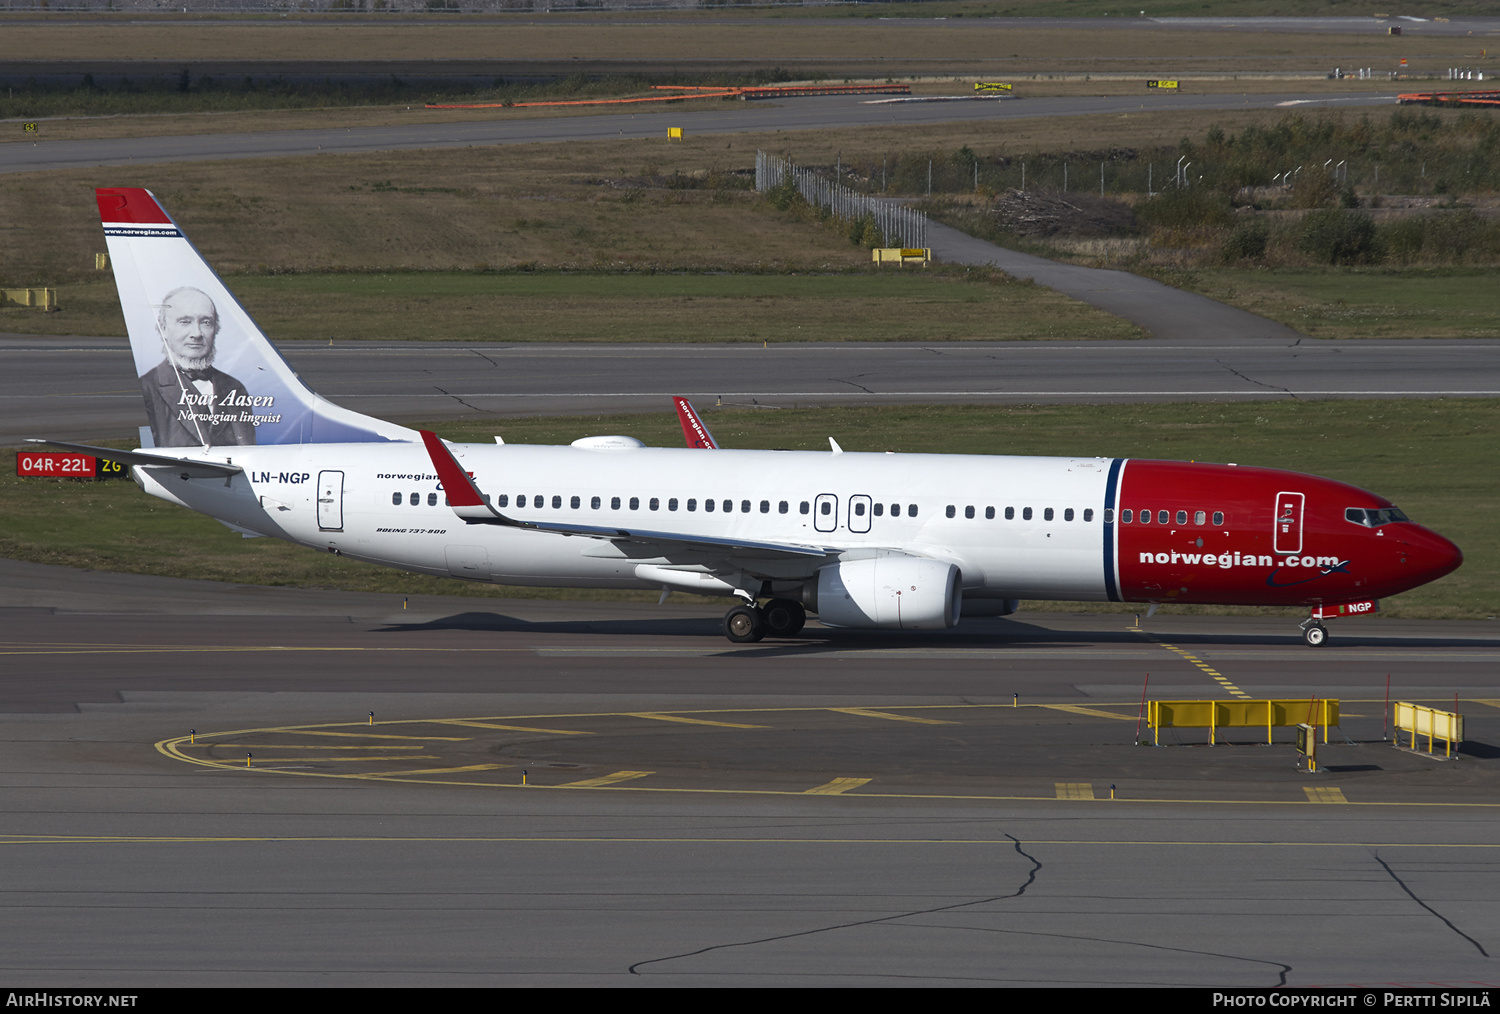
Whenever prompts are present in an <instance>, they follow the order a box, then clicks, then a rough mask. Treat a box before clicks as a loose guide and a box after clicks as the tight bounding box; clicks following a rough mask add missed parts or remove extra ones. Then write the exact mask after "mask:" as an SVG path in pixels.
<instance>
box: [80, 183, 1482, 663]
mask: <svg viewBox="0 0 1500 1014" xmlns="http://www.w3.org/2000/svg"><path fill="white" fill-rule="evenodd" d="M97 196H98V203H99V210H100V214H101V216H102V218H103V222H104V231H105V235H106V237H107V238H108V244H109V254H110V260H111V263H112V264H113V265H114V272H115V281H116V284H117V285H118V287H119V292H120V304H121V307H122V308H123V310H124V314H125V320H126V324H127V327H128V330H129V334H130V343H131V348H132V351H133V352H134V356H135V367H136V375H137V377H138V378H139V380H140V383H141V388H142V395H143V397H144V399H145V402H146V408H147V416H148V418H149V420H150V423H151V426H150V433H151V439H150V440H143V441H142V443H143V444H144V445H145V446H143V447H142V448H141V449H139V450H137V451H132V452H119V451H104V450H100V449H98V448H89V447H84V446H82V445H77V444H66V443H61V444H59V446H63V447H69V448H73V449H77V450H84V451H90V452H93V453H97V454H100V455H102V456H104V457H106V458H110V459H113V460H117V461H122V462H125V463H128V464H130V465H131V466H132V468H131V473H132V475H133V476H134V478H135V481H136V482H137V483H138V484H139V485H140V487H141V488H142V489H143V490H145V491H146V492H148V493H150V494H152V495H153V496H157V497H160V498H162V499H164V500H168V501H170V502H172V503H175V504H180V505H182V506H184V507H187V508H189V509H190V510H195V511H200V512H202V513H204V514H208V515H211V516H212V517H214V518H217V519H219V520H220V521H222V522H224V523H225V524H226V525H228V526H230V527H231V528H234V529H236V530H239V531H241V532H242V533H244V534H253V535H267V536H273V537H276V538H281V539H286V540H288V541H290V542H295V543H298V544H300V545H304V546H309V547H312V548H314V549H317V550H321V551H326V552H329V553H336V554H340V555H343V556H348V557H351V558H354V559H359V560H367V561H370V562H372V563H378V564H384V565H386V566H391V567H399V568H403V569H405V570H410V571H416V572H419V573H424V574H435V575H440V576H452V577H458V578H465V579H468V580H474V581H492V582H496V583H501V584H509V585H532V586H550V587H575V588H650V589H662V590H679V591H687V592H696V593H699V594H708V595H722V596H726V597H729V598H732V599H734V600H736V603H735V605H734V606H733V607H732V608H730V609H729V611H728V612H727V613H726V614H725V617H724V632H725V634H726V635H727V636H728V637H729V639H730V640H731V641H735V642H749V641H757V640H759V639H761V638H762V637H764V636H766V635H767V634H770V635H773V636H791V635H794V634H796V633H797V632H798V631H799V630H800V629H801V628H802V626H803V623H804V621H805V618H806V614H807V612H809V611H811V612H815V613H817V615H818V618H819V620H820V621H821V622H822V623H823V624H824V625H826V626H831V627H853V628H890V629H902V630H934V629H941V628H946V627H952V626H954V625H955V624H957V623H958V622H959V619H960V617H962V616H976V615H978V616H995V615H1003V614H1007V613H1010V612H1013V611H1014V610H1015V609H1016V607H1017V604H1018V600H1020V599H1027V598H1032V599H1065V600H1074V601H1097V602H1105V601H1116V602H1118V601H1130V602H1143V603H1163V602H1182V603H1236V604H1264V605H1306V606H1309V607H1311V615H1310V616H1309V618H1308V620H1307V621H1305V622H1304V623H1303V625H1302V629H1303V634H1304V637H1305V638H1306V639H1307V641H1308V643H1310V644H1321V643H1323V641H1324V639H1325V636H1326V629H1325V628H1324V626H1323V624H1322V622H1321V621H1322V620H1323V619H1324V618H1327V617H1332V616H1338V615H1349V614H1357V613H1364V612H1369V611H1372V610H1373V609H1375V608H1376V600H1378V599H1379V598H1380V597H1382V596H1386V595H1393V594H1396V593H1398V592H1401V591H1405V590H1407V589H1410V588H1414V587H1416V586H1417V585H1420V584H1424V583H1426V582H1428V581H1432V580H1435V579H1436V578H1439V577H1441V576H1443V575H1444V574H1447V573H1449V572H1450V571H1452V570H1454V569H1455V568H1456V567H1458V565H1459V564H1460V562H1461V561H1462V555H1461V554H1460V552H1459V550H1458V548H1457V547H1456V546H1454V545H1453V544H1452V543H1451V542H1449V541H1448V540H1447V539H1445V538H1443V537H1442V536H1440V535H1437V534H1435V533H1433V532H1430V531H1428V530H1427V529H1425V528H1422V527H1420V526H1418V525H1416V524H1413V523H1412V522H1410V521H1409V520H1408V519H1407V518H1406V517H1405V516H1404V515H1403V514H1402V513H1401V512H1400V511H1399V510H1397V509H1396V508H1394V507H1393V506H1392V505H1391V503H1390V502H1389V501H1387V500H1384V499H1382V498H1381V497H1378V496H1375V495H1374V494H1371V493H1367V492H1365V491H1363V490H1360V489H1356V488H1354V487H1352V486H1348V485H1345V484H1343V483H1339V482H1335V481H1332V480H1329V479H1322V478H1317V477H1314V476H1308V475H1300V474H1297V473H1293V472H1284V471H1277V470H1271V469H1263V468H1249V467H1244V468H1240V467H1236V466H1233V465H1208V464H1190V463H1185V462H1170V461H1147V460H1136V459H1124V458H1091V457H1082V456H1080V457H1074V458H1039V457H1015V456H976V455H941V454H864V453H844V452H842V451H841V450H840V448H839V447H838V445H837V444H836V443H834V442H833V441H831V440H830V445H831V446H830V450H829V451H827V452H807V451H799V452H790V451H740V450H724V449H715V450H714V453H711V454H703V453H700V452H699V451H698V450H697V448H716V445H715V443H714V441H713V438H712V436H711V435H709V434H708V432H707V429H706V428H703V427H701V420H697V417H696V414H694V415H693V419H694V420H696V422H697V428H694V427H693V426H692V425H690V424H689V423H688V421H687V420H686V419H685V421H684V433H685V435H686V436H687V438H688V439H689V442H690V443H692V444H693V445H694V446H693V448H692V449H690V448H650V447H646V446H644V445H643V444H642V443H641V442H640V441H638V440H634V439H632V438H630V437H624V436H597V437H588V438H585V439H582V440H577V441H575V442H574V443H573V444H572V445H570V446H566V447H552V446H529V445H515V444H504V443H502V442H501V441H500V439H499V438H498V437H497V438H496V441H495V443H494V444H457V445H450V444H448V443H446V442H445V441H443V440H441V439H439V438H438V437H436V436H434V435H433V434H431V433H428V432H425V431H416V430H411V429H407V428H405V427H402V426H397V425H394V424H392V423H388V422H384V421H382V420H379V419H374V418H371V417H369V416H365V415H361V414H359V413H356V412H353V411H350V410H348V409H346V408H342V407H340V406H338V405H334V404H332V403H330V402H328V401H325V400H324V399H322V398H320V397H319V396H318V395H316V394H314V393H313V392H312V391H310V390H308V388H307V387H306V386H305V385H304V384H303V383H302V382H301V380H300V379H299V378H298V377H297V375H296V374H295V373H293V371H292V370H291V368H290V367H289V366H288V365H287V364H286V362H285V361H284V360H283V359H282V358H281V356H280V355H279V354H278V353H277V352H276V350H275V349H274V348H273V347H272V345H271V343H270V342H269V341H268V340H267V339H266V337H265V336H264V335H263V334H262V333H261V331H260V329H259V328H258V327H257V326H256V324H255V322H254V321H253V320H251V318H250V315H249V314H248V313H247V312H246V311H245V310H244V308H243V307H241V306H240V304H239V303H238V302H237V301H236V300H235V298H234V296H233V295H231V294H230V292H229V290H228V289H226V288H225V287H224V285H223V283H222V282H221V281H220V280H219V278H218V277H217V276H216V275H215V274H214V272H213V271H212V269H210V268H209V266H208V264H207V263H206V262H205V261H204V260H203V258H202V256H201V255H199V253H198V252H197V250H195V249H194V248H193V246H192V245H191V244H190V243H189V242H188V240H187V238H186V237H185V236H184V235H183V233H182V231H181V230H180V229H179V228H178V226H177V224H176V223H175V222H174V221H173V220H172V219H171V217H170V216H168V215H167V213H166V212H165V211H164V210H162V208H161V206H160V205H159V204H158V202H157V201H156V199H155V198H154V197H153V196H152V194H151V193H150V192H149V191H146V190H140V189H104V190H99V191H98V192H97ZM689 411H690V409H689ZM700 428H701V433H699V432H698V429H700ZM54 443H56V442H54Z"/></svg>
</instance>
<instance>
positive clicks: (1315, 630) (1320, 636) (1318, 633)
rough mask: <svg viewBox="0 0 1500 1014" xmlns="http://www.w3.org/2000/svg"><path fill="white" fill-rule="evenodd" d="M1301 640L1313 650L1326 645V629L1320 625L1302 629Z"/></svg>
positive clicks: (1316, 624)
mask: <svg viewBox="0 0 1500 1014" xmlns="http://www.w3.org/2000/svg"><path fill="white" fill-rule="evenodd" d="M1302 640H1304V641H1306V642H1307V643H1308V644H1309V645H1310V646H1312V647H1314V648H1320V647H1322V646H1323V645H1324V644H1326V643H1328V628H1327V627H1325V626H1323V625H1322V624H1321V623H1314V624H1311V625H1309V626H1306V627H1303V628H1302Z"/></svg>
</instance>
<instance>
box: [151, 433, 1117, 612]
mask: <svg viewBox="0 0 1500 1014" xmlns="http://www.w3.org/2000/svg"><path fill="white" fill-rule="evenodd" d="M452 450H453V453H454V455H455V457H456V458H457V459H458V461H459V463H460V464H461V465H462V467H463V468H464V469H465V470H467V471H469V472H471V473H472V474H473V477H474V481H475V484H476V485H477V486H478V488H479V489H480V490H481V491H483V493H484V494H486V495H487V496H488V497H489V498H490V499H491V502H492V503H493V504H494V505H495V506H496V507H497V508H498V509H500V510H501V511H502V512H503V513H504V514H505V515H506V516H507V517H510V518H514V519H516V520H518V521H522V522H543V523H546V522H550V523H559V524H576V525H592V526H601V527H615V528H622V529H628V530H631V531H647V532H652V531H654V532H670V533H675V534H678V535H687V536H702V537H707V538H720V539H722V538H732V539H744V540H752V541H759V542H767V543H780V544H793V545H798V546H810V547H815V548H819V549H824V550H826V551H827V555H826V556H818V557H807V558H803V559H787V558H767V559H764V560H760V561H754V562H752V563H750V564H745V563H744V562H743V561H742V562H741V564H740V565H739V566H741V567H742V568H743V569H744V570H746V571H749V572H752V573H753V575H754V576H755V577H756V578H757V579H762V580H766V581H772V582H778V581H784V582H800V581H804V580H806V579H807V578H809V577H810V576H811V575H812V574H814V573H815V571H816V570H817V568H818V567H821V566H824V565H826V564H828V563H830V562H832V561H834V560H853V559H859V558H861V557H864V556H873V555H878V554H880V553H885V552H892V551H894V552H900V553H908V554H912V555H914V556H921V557H931V558H934V559H937V560H942V561H946V562H950V563H953V564H955V565H956V566H958V567H959V568H960V569H961V572H962V585H963V588H964V591H965V594H966V595H967V596H970V597H984V598H1058V599H1076V600H1104V599H1106V598H1107V597H1108V596H1107V593H1106V590H1105V579H1104V566H1105V558H1106V557H1105V553H1104V552H1103V538H1104V534H1103V533H1104V529H1103V515H1104V506H1105V500H1106V489H1105V486H1106V482H1107V479H1108V475H1109V467H1110V459H1100V458H1037V457H1014V456H974V455H939V454H866V453H852V452H851V453H832V452H809V451H735V450H713V451H704V450H689V449H673V448H627V449H617V450H600V449H592V448H581V447H576V446H562V447H556V446H534V445H517V444H509V445H491V444H459V445H453V446H452ZM168 453H176V452H168ZM184 453H186V452H184ZM192 456H193V457H194V458H198V459H200V460H201V459H206V458H212V459H214V460H219V461H229V462H231V463H233V464H236V465H239V466H241V467H243V468H244V470H245V471H244V473H243V474H240V475H235V476H233V477H231V478H230V479H228V480H225V479H222V478H188V479H185V478H182V477H181V476H180V475H179V474H176V473H175V472H174V471H173V470H172V469H170V468H164V467H162V468H158V467H154V466H149V467H139V466H138V467H137V468H136V475H137V480H138V481H139V482H140V483H141V485H142V488H143V489H145V490H146V491H147V492H150V493H152V494H154V495H156V496H160V497H162V498H164V499H167V500H171V501H173V502H176V503H180V504H182V505H183V506H186V507H190V508H192V509H193V510H198V511H202V512H204V513H207V514H209V515H212V516H213V517H216V518H219V519H221V520H223V521H225V522H227V523H229V524H231V525H234V526H237V527H240V528H244V529H248V530H250V531H252V532H256V533H259V534H263V535H269V536H274V537H278V538H283V539H286V540H289V541H292V542H296V543H299V544H301V545H305V546H310V547H314V548H318V549H322V550H327V551H336V552H338V553H340V554H342V555H345V556H349V557H353V558H356V559H360V560H367V561H370V562H372V563H378V564H383V565H387V566H394V567H400V568H404V569H407V570H412V571H418V572H422V573H428V574H436V575H442V576H455V577H463V578H469V579H473V580H484V581H493V582H496V583H502V584H520V585H535V586H567V587H595V588H660V587H672V588H682V589H688V590H697V591H703V592H707V593H719V594H731V593H732V592H733V590H734V588H733V586H732V583H731V584H726V583H725V582H724V581H722V580H717V579H713V578H709V577H708V576H707V575H708V572H710V571H714V570H717V571H719V572H720V573H722V570H723V567H722V561H723V558H724V557H725V556H727V554H726V553H723V552H717V551H715V550H713V549H712V548H707V549H703V548H699V549H693V550H672V551H670V553H669V555H665V556H664V555H663V553H664V552H668V551H667V550H664V549H663V548H661V547H660V546H655V547H648V546H643V545H632V544H631V543H629V542H622V541H618V540H616V541H610V540H606V539H599V538H589V537H584V536H576V535H574V536H568V535H562V534H558V533H554V532H541V531H534V530H527V529H523V528H515V527H506V526H499V525H480V524H473V525H471V524H466V523H465V522H464V521H463V520H461V519H459V518H458V517H456V516H455V515H454V513H453V511H452V510H451V509H450V508H449V507H448V506H447V505H446V502H445V497H444V493H443V489H442V485H441V483H440V482H439V480H438V477H437V475H436V474H435V472H434V468H433V464H432V461H431V460H430V458H429V456H428V454H427V452H426V450H425V449H424V448H423V446H422V445H421V444H411V443H360V444H303V445H278V446H267V447H236V448H222V449H216V451H215V452H214V453H212V454H209V455H205V454H203V453H202V452H199V451H196V450H195V451H193V452H192ZM522 498H524V505H523V501H522ZM398 501H399V502H398ZM708 501H712V506H713V509H712V510H709V509H707V507H708V504H707V502H708ZM950 507H951V508H952V515H953V516H951V517H950V516H949V509H950ZM1006 508H1010V509H1011V511H1010V513H1011V515H1012V516H1011V517H1010V518H1009V519H1007V517H1006ZM971 514H972V516H970V515H971ZM739 555H740V556H741V557H743V554H739ZM716 561H717V563H718V564H719V565H718V566H717V567H716V566H715V564H716ZM695 572H701V574H702V577H701V578H700V577H698V575H697V574H696V573H695ZM679 575H680V577H679Z"/></svg>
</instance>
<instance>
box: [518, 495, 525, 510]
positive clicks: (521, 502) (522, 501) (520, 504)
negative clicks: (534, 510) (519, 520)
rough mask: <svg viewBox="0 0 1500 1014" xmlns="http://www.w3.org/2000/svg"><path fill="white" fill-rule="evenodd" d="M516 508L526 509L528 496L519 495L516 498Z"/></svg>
mask: <svg viewBox="0 0 1500 1014" xmlns="http://www.w3.org/2000/svg"><path fill="white" fill-rule="evenodd" d="M516 506H517V507H525V506H526V494H525V493H521V494H519V495H518V496H517V497H516Z"/></svg>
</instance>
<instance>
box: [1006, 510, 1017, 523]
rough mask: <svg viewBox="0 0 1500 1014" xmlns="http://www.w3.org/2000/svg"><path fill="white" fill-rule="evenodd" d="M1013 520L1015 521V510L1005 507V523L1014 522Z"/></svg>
mask: <svg viewBox="0 0 1500 1014" xmlns="http://www.w3.org/2000/svg"><path fill="white" fill-rule="evenodd" d="M1015 519H1016V509H1015V508H1014V507H1007V508H1005V520H1007V521H1014V520H1015Z"/></svg>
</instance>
